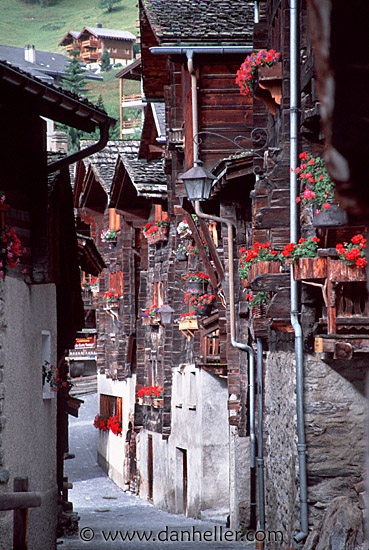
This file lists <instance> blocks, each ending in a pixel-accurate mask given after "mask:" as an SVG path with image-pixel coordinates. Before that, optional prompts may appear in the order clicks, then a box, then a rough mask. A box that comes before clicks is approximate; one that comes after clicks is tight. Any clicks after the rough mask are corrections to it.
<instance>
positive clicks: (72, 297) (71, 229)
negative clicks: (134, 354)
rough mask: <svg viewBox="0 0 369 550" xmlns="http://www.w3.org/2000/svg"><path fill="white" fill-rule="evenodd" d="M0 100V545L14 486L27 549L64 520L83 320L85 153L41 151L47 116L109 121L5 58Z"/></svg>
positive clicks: (83, 123)
mask: <svg viewBox="0 0 369 550" xmlns="http://www.w3.org/2000/svg"><path fill="white" fill-rule="evenodd" d="M0 103H1V110H0V120H1V128H2V130H3V133H4V136H6V139H3V140H2V145H1V149H0V157H1V174H2V177H1V194H2V201H1V206H0V208H1V217H0V219H1V231H2V240H3V239H4V238H6V239H8V245H7V248H8V251H7V253H6V254H4V252H2V253H1V266H2V273H1V275H2V277H1V283H0V294H1V312H0V332H1V353H0V357H1V361H0V403H1V407H0V427H1V439H0V445H1V447H0V451H1V452H0V457H1V458H0V509H1V510H2V513H1V518H0V532H1V537H0V548H1V549H2V550H8V549H9V548H13V512H12V509H13V508H12V506H11V505H10V507H9V500H12V496H13V495H12V494H13V491H14V490H17V491H19V490H23V491H30V492H31V493H32V494H33V495H34V497H33V501H32V498H31V499H30V500H28V503H31V504H32V505H34V506H36V507H35V508H33V509H32V510H31V511H30V514H29V521H28V525H27V522H25V523H24V524H23V525H21V524H19V523H18V524H16V527H15V530H14V547H18V548H21V547H23V548H24V547H25V544H26V543H25V539H24V537H25V536H28V548H29V549H30V550H32V549H34V550H37V549H39V548H40V547H42V548H50V549H52V548H56V535H57V523H59V525H61V524H62V523H64V524H66V523H68V522H69V523H70V522H71V516H70V515H68V513H69V512H70V510H71V503H68V502H67V501H66V495H67V493H66V491H65V486H64V476H63V458H64V455H65V453H67V451H68V420H67V419H68V414H74V415H76V414H78V406H79V404H80V402H79V400H77V399H74V398H71V397H70V396H69V384H68V372H67V365H66V362H65V355H66V353H67V350H68V348H71V347H73V344H74V340H75V336H76V331H77V330H78V329H80V328H82V326H83V304H82V299H81V288H80V274H79V273H80V268H79V257H78V244H77V236H76V231H75V222H74V212H73V197H72V190H71V186H70V179H69V170H68V165H69V164H70V163H71V162H73V160H76V158H78V157H79V158H82V157H83V155H86V154H88V152H87V153H86V152H82V153H78V154H77V156H74V157H63V158H60V155H56V156H55V155H52V156H51V158H50V157H48V156H47V153H46V120H45V119H51V120H54V121H57V122H59V123H61V124H67V125H70V126H73V127H75V128H77V129H80V130H85V131H88V132H92V131H94V130H95V129H96V128H100V129H102V134H103V135H104V134H106V135H107V133H108V128H109V127H110V126H111V125H112V124H113V123H114V121H113V119H110V118H109V117H108V116H107V115H106V113H105V112H104V111H101V110H100V109H98V108H96V107H95V106H94V105H92V104H91V103H89V102H87V101H83V100H79V99H78V98H77V97H76V96H75V95H73V94H70V93H69V92H66V91H64V90H62V89H60V88H56V87H54V86H53V85H50V84H48V83H45V82H42V81H41V80H39V79H38V78H36V77H34V76H32V75H30V74H28V73H25V72H23V71H21V70H19V69H16V68H14V67H12V66H10V65H8V64H7V63H5V62H1V63H0ZM98 146H100V147H103V146H104V142H103V140H100V141H99V145H98ZM96 149H97V147H95V150H96ZM20 152H21V154H22V161H21V162H20V160H19V159H20V157H19V155H20ZM11 227H12V228H14V229H12V230H10V228H11ZM14 234H16V235H17V237H18V238H19V239H20V241H21V245H20V248H19V243H17V241H16V239H15V237H14V236H12V235H14ZM11 243H13V245H14V246H13V245H11ZM9 246H10V248H9ZM18 250H19V252H18ZM11 254H13V256H11ZM18 255H20V257H19V263H18V262H16V263H18V265H16V266H15V267H14V269H12V268H11V265H10V264H11V263H12V261H13V262H15V261H16V257H17V256H18ZM4 267H5V268H6V272H5V275H6V276H5V277H4V276H3V275H4V271H5V269H4ZM88 269H90V268H88ZM51 366H52V367H53V368H54V371H55V370H56V368H57V369H58V376H55V375H56V372H55V375H52V374H51V373H50V368H51ZM48 374H50V376H48ZM53 389H54V390H56V391H52V390H53ZM24 478H26V479H24ZM35 493H36V494H35ZM12 502H14V499H13V500H12ZM15 507H17V506H15ZM58 516H59V517H58ZM27 528H28V535H27V531H24V529H27ZM22 537H23V538H22Z"/></svg>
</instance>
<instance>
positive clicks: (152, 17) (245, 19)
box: [141, 0, 254, 46]
mask: <svg viewBox="0 0 369 550" xmlns="http://www.w3.org/2000/svg"><path fill="white" fill-rule="evenodd" d="M141 1H142V4H143V7H144V9H145V12H146V15H147V17H148V19H149V21H150V25H151V27H152V29H153V31H154V33H155V34H156V36H157V38H158V39H159V42H160V43H161V44H163V43H165V44H179V43H180V44H184V43H188V44H199V43H201V44H215V43H216V44H230V45H242V46H247V45H251V44H252V34H253V25H254V2H250V1H248V0H238V1H237V2H234V0H141Z"/></svg>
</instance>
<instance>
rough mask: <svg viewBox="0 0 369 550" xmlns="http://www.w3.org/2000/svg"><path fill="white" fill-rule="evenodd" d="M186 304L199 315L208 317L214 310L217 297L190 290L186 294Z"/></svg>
mask: <svg viewBox="0 0 369 550" xmlns="http://www.w3.org/2000/svg"><path fill="white" fill-rule="evenodd" d="M184 302H185V304H187V305H189V306H191V307H192V308H193V310H194V312H195V313H196V314H197V315H200V316H201V317H207V316H208V315H210V313H211V310H212V309H213V306H214V302H215V295H214V294H203V293H202V292H193V291H192V290H188V291H187V292H186V294H185V297H184Z"/></svg>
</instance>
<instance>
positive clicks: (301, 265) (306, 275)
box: [293, 258, 327, 281]
mask: <svg viewBox="0 0 369 550" xmlns="http://www.w3.org/2000/svg"><path fill="white" fill-rule="evenodd" d="M326 277H327V259H326V258H299V259H298V260H297V262H296V263H294V264H293V278H294V279H295V281H301V280H309V279H325V278H326Z"/></svg>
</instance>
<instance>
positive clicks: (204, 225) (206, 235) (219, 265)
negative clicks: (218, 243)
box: [198, 218, 224, 283]
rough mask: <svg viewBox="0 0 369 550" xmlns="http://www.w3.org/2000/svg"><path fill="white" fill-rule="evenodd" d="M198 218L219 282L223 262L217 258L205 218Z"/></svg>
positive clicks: (222, 270)
mask: <svg viewBox="0 0 369 550" xmlns="http://www.w3.org/2000/svg"><path fill="white" fill-rule="evenodd" d="M198 220H199V224H200V227H201V230H202V232H203V234H204V238H205V241H206V244H207V245H208V247H209V252H210V256H211V259H212V260H213V262H214V264H215V268H216V270H217V273H218V278H219V282H220V283H221V282H222V281H223V279H224V267H223V264H222V262H221V260H220V258H219V254H218V251H217V249H216V247H215V244H214V241H213V239H212V236H211V235H210V231H209V227H208V224H207V223H206V222H205V220H203V219H202V218H198Z"/></svg>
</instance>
